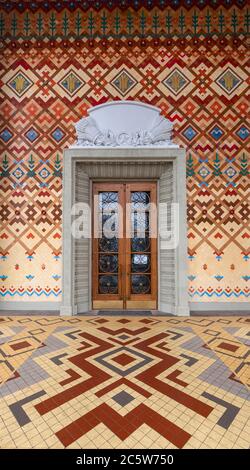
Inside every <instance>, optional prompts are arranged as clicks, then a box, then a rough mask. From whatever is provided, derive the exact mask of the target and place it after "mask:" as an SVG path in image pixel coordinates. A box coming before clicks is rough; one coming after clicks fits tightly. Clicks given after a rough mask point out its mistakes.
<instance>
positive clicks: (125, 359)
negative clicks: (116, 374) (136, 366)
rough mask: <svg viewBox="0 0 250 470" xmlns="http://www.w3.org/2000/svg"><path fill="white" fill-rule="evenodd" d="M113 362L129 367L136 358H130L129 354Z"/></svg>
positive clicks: (114, 359)
mask: <svg viewBox="0 0 250 470" xmlns="http://www.w3.org/2000/svg"><path fill="white" fill-rule="evenodd" d="M113 361H115V362H117V363H118V364H120V365H121V366H127V365H128V364H130V363H131V362H134V361H135V358H134V357H131V356H129V355H128V354H120V355H119V356H116V357H114V358H113Z"/></svg>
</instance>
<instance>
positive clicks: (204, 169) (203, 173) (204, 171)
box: [198, 166, 210, 178]
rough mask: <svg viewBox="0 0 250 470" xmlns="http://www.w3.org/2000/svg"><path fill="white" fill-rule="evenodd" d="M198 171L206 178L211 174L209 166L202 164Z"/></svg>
mask: <svg viewBox="0 0 250 470" xmlns="http://www.w3.org/2000/svg"><path fill="white" fill-rule="evenodd" d="M198 173H199V175H200V176H201V177H202V178H206V177H207V176H208V175H209V173H210V171H209V170H208V169H207V167H205V166H202V167H201V168H200V170H199V171H198Z"/></svg>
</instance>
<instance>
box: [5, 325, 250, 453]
mask: <svg viewBox="0 0 250 470" xmlns="http://www.w3.org/2000/svg"><path fill="white" fill-rule="evenodd" d="M0 320H1V318H0ZM99 320H100V318H99V317H97V316H96V317H95V316H92V317H75V318H73V319H72V318H70V317H61V318H60V317H54V318H53V319H52V318H51V319H49V318H46V317H9V318H8V317H5V318H4V319H3V320H2V321H1V327H0V336H1V338H2V342H1V345H0V357H2V359H1V361H0V376H1V379H2V382H1V384H0V413H1V417H2V418H3V426H2V427H1V429H0V448H4V447H7V448H16V447H34V448H37V447H42V448H46V447H52V448H63V447H67V448H89V447H91V448H93V447H100V448H108V447H117V448H119V447H123V448H136V447H145V448H150V447H152V448H157V447H159V448H198V447H202V448H217V447H218V448H221V447H228V448H231V447H234V448H236V447H243V448H248V445H249V441H248V438H247V436H249V431H250V429H249V411H250V391H249V387H250V383H249V364H248V358H249V323H248V321H247V320H248V318H246V317H245V318H241V317H228V318H225V317H224V318H220V317H218V318H215V317H212V318H199V317H196V318H192V317H191V318H185V317H179V318H178V317H152V318H151V321H150V322H146V325H147V326H146V327H145V328H144V327H143V328H142V327H141V325H145V319H144V318H141V317H129V319H128V318H124V320H126V322H123V321H121V320H123V319H122V318H119V317H113V318H112V317H105V324H106V331H105V332H104V331H103V326H102V324H103V322H100V321H99ZM123 324H124V326H122V327H121V325H123ZM17 327H18V329H17ZM20 327H21V328H20ZM145 329H146V330H145ZM16 331H19V333H16ZM27 334H29V335H30V336H29V338H30V343H32V345H33V344H35V345H36V347H33V348H32V349H30V348H27V347H24V348H23V349H19V350H18V351H17V352H16V353H15V354H13V355H10V354H8V352H9V351H10V346H11V345H12V344H15V345H16V344H21V343H25V341H26V340H25V338H27ZM125 335H126V336H128V338H130V343H129V346H127V345H125V344H124V345H121V344H119V343H117V341H116V340H117V339H118V338H119V337H120V340H122V338H121V337H123V340H124V342H127V340H126V337H125V338H124V336H125ZM236 344H237V345H238V346H237V349H235V345H236ZM41 345H43V347H41ZM204 346H206V347H204ZM225 346H226V347H225ZM115 359H118V361H115ZM131 359H133V360H131Z"/></svg>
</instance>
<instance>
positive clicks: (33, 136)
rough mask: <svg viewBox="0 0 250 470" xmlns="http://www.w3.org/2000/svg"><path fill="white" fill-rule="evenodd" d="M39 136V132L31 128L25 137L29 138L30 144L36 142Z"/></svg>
mask: <svg viewBox="0 0 250 470" xmlns="http://www.w3.org/2000/svg"><path fill="white" fill-rule="evenodd" d="M38 135H39V134H38V132H37V131H36V130H35V129H34V128H33V127H31V128H30V129H29V130H28V132H26V134H25V136H26V137H27V139H29V140H30V142H34V140H36V139H37V137H38Z"/></svg>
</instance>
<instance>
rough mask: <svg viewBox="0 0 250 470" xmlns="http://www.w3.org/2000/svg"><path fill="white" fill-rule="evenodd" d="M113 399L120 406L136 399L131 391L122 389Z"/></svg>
mask: <svg viewBox="0 0 250 470" xmlns="http://www.w3.org/2000/svg"><path fill="white" fill-rule="evenodd" d="M112 399H113V400H114V401H115V402H116V403H118V405H120V406H126V405H128V404H129V403H130V402H131V401H132V400H134V397H132V395H130V394H129V393H127V392H125V391H122V392H120V393H117V395H114V396H113V397H112Z"/></svg>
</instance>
